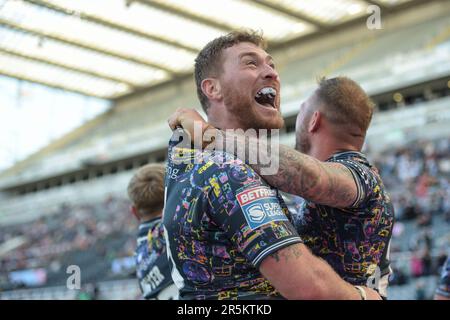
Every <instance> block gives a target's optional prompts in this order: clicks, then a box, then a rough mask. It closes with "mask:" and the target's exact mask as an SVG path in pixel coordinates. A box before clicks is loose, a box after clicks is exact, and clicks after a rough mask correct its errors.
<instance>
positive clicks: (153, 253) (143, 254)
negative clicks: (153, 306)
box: [135, 218, 173, 299]
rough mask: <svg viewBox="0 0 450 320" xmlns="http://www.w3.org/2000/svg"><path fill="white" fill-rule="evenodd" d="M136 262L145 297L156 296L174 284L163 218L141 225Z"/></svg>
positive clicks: (137, 273) (140, 284) (152, 297)
mask: <svg viewBox="0 0 450 320" xmlns="http://www.w3.org/2000/svg"><path fill="white" fill-rule="evenodd" d="M135 262H136V275H137V278H138V280H139V286H140V288H141V291H142V295H143V297H144V298H145V299H154V298H156V297H157V295H158V293H159V292H160V291H161V290H163V289H165V288H167V287H168V286H169V285H171V284H173V281H172V277H171V275H170V267H169V263H168V260H167V252H166V243H165V237H164V227H163V226H162V220H161V218H155V219H153V220H151V221H148V222H145V223H141V224H140V225H139V233H138V239H137V248H136V253H135Z"/></svg>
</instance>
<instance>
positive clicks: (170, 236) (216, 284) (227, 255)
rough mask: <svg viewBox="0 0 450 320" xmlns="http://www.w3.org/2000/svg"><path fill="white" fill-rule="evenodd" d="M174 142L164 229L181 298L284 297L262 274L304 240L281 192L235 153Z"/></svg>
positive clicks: (167, 184) (168, 173)
mask: <svg viewBox="0 0 450 320" xmlns="http://www.w3.org/2000/svg"><path fill="white" fill-rule="evenodd" d="M173 140H177V139H175V138H173ZM173 140H172V141H171V143H170V145H169V154H168V164H167V172H166V202H165V209H164V226H165V228H166V234H167V242H168V244H169V246H168V247H169V249H168V250H169V251H168V252H169V258H170V260H171V267H172V278H173V279H174V281H175V284H176V285H177V287H178V288H179V289H180V298H181V299H271V298H273V299H280V298H282V297H281V296H280V294H279V293H278V292H277V291H276V290H275V289H274V288H273V287H272V286H271V284H270V283H269V282H268V281H267V280H266V279H265V278H264V277H263V276H262V275H261V273H260V272H259V269H258V268H259V266H260V264H261V262H262V261H263V260H264V259H265V258H266V257H267V256H268V255H270V254H272V253H273V252H275V251H277V250H280V249H282V248H284V247H286V246H289V245H292V244H294V243H299V242H301V239H300V237H299V236H298V234H297V232H296V230H295V228H294V227H293V225H292V224H291V222H290V214H289V211H288V210H287V207H286V205H285V204H284V202H283V200H282V198H281V197H280V196H279V194H278V192H277V191H276V190H274V189H272V188H271V187H269V186H268V185H267V184H266V183H265V182H264V181H263V180H262V179H261V178H260V177H259V176H258V175H257V174H256V173H255V172H254V171H253V170H252V169H251V168H250V167H249V166H247V165H246V164H244V163H243V162H242V161H240V160H238V159H236V157H234V156H232V155H230V154H227V153H224V152H217V151H213V152H208V151H204V152H200V151H198V150H194V149H191V148H190V147H187V148H182V147H180V146H179V145H177V141H173ZM194 159H197V160H199V159H201V160H202V161H197V162H198V163H197V162H196V163H197V164H196V163H194Z"/></svg>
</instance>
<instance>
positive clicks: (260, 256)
mask: <svg viewBox="0 0 450 320" xmlns="http://www.w3.org/2000/svg"><path fill="white" fill-rule="evenodd" d="M300 242H302V240H301V238H300V237H294V238H289V239H286V240H283V241H280V242H277V243H275V244H273V245H271V246H270V247H267V248H266V249H264V250H263V251H261V252H260V253H259V254H258V255H257V256H256V258H255V259H253V261H252V264H253V265H254V266H256V265H258V264H259V262H260V261H261V260H262V259H264V258H265V257H266V256H267V255H268V253H269V252H272V251H274V249H277V248H280V247H282V246H285V245H286V244H290V243H300Z"/></svg>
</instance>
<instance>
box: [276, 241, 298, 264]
mask: <svg viewBox="0 0 450 320" xmlns="http://www.w3.org/2000/svg"><path fill="white" fill-rule="evenodd" d="M301 256H302V252H301V250H300V248H299V247H298V246H296V245H294V246H289V247H287V248H284V249H282V250H279V251H276V252H274V253H272V254H271V255H270V257H272V258H273V259H275V261H276V262H280V260H281V259H284V261H285V262H287V261H288V260H290V259H291V260H292V259H298V258H300V257H301Z"/></svg>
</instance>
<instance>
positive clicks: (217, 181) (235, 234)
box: [205, 160, 302, 268]
mask: <svg viewBox="0 0 450 320" xmlns="http://www.w3.org/2000/svg"><path fill="white" fill-rule="evenodd" d="M210 172H212V173H210V174H208V175H207V177H206V178H205V179H206V181H205V185H206V186H207V189H208V193H207V197H208V201H209V203H210V208H211V212H209V214H210V216H211V219H212V221H213V222H214V223H215V224H217V225H218V226H219V227H220V228H222V229H223V230H224V231H225V232H226V234H227V235H228V238H229V239H230V240H231V242H232V243H233V244H234V245H235V246H236V247H237V249H238V250H239V252H240V253H242V254H243V255H244V256H245V258H246V259H247V260H248V261H249V262H250V263H251V264H252V265H253V266H254V267H256V268H259V265H260V263H261V262H262V261H263V260H264V258H266V257H267V256H268V255H270V254H272V253H273V252H275V251H278V250H280V249H282V248H284V247H287V246H289V245H292V244H294V243H300V242H302V240H301V238H300V237H299V235H298V234H297V231H296V230H295V228H294V227H293V225H292V224H291V222H290V219H289V211H288V210H287V207H286V206H285V205H284V203H283V200H282V199H281V197H279V196H278V193H277V191H276V190H274V189H272V188H270V187H269V186H268V185H267V183H265V182H264V181H263V180H262V179H261V178H260V177H259V176H258V175H257V174H256V173H255V172H254V170H253V169H251V168H250V167H249V166H247V165H245V164H244V163H242V162H240V160H234V162H232V163H227V164H223V165H218V166H217V168H216V169H215V170H213V171H210Z"/></svg>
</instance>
